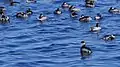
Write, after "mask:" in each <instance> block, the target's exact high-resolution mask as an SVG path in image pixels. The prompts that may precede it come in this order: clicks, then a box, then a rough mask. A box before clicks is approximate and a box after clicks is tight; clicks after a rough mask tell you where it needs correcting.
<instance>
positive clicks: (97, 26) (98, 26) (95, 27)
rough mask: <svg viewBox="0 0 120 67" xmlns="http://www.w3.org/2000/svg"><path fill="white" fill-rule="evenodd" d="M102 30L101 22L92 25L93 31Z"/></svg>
mask: <svg viewBox="0 0 120 67" xmlns="http://www.w3.org/2000/svg"><path fill="white" fill-rule="evenodd" d="M100 30H101V27H100V25H99V23H96V26H93V27H90V31H91V32H98V31H100Z"/></svg>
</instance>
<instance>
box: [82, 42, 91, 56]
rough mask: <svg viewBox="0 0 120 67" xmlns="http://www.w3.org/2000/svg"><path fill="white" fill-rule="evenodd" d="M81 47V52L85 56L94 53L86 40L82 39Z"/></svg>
mask: <svg viewBox="0 0 120 67" xmlns="http://www.w3.org/2000/svg"><path fill="white" fill-rule="evenodd" d="M81 45H82V46H81V49H80V51H81V52H80V53H81V56H82V57H85V56H89V55H91V54H92V50H91V49H90V48H89V47H87V46H86V42H85V41H81Z"/></svg>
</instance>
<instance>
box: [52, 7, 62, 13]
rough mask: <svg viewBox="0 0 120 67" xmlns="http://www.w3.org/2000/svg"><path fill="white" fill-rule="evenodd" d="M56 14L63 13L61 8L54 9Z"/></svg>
mask: <svg viewBox="0 0 120 67" xmlns="http://www.w3.org/2000/svg"><path fill="white" fill-rule="evenodd" d="M54 14H58V15H60V14H62V11H61V10H60V8H57V9H56V10H55V11H54Z"/></svg>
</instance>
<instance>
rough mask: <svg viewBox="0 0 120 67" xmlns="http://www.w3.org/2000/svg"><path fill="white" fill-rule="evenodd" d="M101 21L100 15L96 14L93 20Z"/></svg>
mask: <svg viewBox="0 0 120 67" xmlns="http://www.w3.org/2000/svg"><path fill="white" fill-rule="evenodd" d="M100 19H102V15H101V14H100V13H97V16H95V20H97V21H98V20H100Z"/></svg>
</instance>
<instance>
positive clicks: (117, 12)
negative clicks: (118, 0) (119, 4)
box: [108, 7, 120, 14]
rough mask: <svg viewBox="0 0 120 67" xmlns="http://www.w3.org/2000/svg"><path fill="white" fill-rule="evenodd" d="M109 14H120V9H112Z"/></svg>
mask: <svg viewBox="0 0 120 67" xmlns="http://www.w3.org/2000/svg"><path fill="white" fill-rule="evenodd" d="M108 12H110V13H113V14H119V13H120V9H117V8H113V7H110V8H109V10H108Z"/></svg>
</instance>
